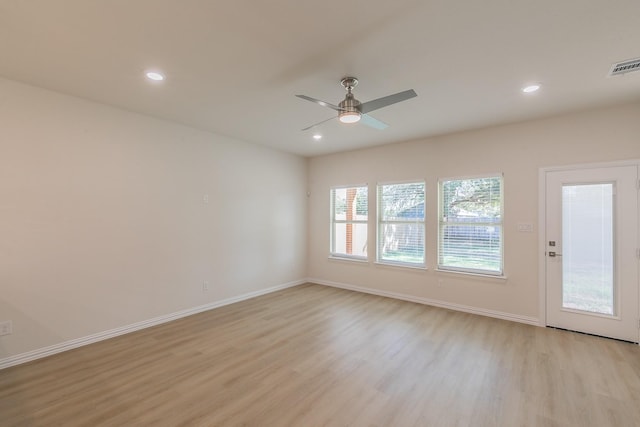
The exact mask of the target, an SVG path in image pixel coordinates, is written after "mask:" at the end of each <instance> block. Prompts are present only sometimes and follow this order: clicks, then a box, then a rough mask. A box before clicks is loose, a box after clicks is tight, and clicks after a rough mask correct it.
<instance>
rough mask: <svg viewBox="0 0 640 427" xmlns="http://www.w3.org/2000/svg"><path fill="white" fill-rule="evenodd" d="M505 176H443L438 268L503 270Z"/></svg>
mask: <svg viewBox="0 0 640 427" xmlns="http://www.w3.org/2000/svg"><path fill="white" fill-rule="evenodd" d="M502 186H503V185H502V176H491V177H483V178H465V179H448V180H441V181H440V185H439V193H440V209H439V233H438V234H439V235H438V242H439V243H438V268H439V269H444V270H458V271H466V272H472V273H481V274H492V275H501V274H502V273H503V249H502V248H503V227H502V212H503V202H502V200H503V196H502Z"/></svg>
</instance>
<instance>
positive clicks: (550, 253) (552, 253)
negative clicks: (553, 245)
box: [549, 251, 562, 258]
mask: <svg viewBox="0 0 640 427" xmlns="http://www.w3.org/2000/svg"><path fill="white" fill-rule="evenodd" d="M549 256H550V257H551V258H555V257H557V256H562V254H557V253H555V252H553V251H549Z"/></svg>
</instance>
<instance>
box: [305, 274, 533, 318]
mask: <svg viewBox="0 0 640 427" xmlns="http://www.w3.org/2000/svg"><path fill="white" fill-rule="evenodd" d="M307 282H309V283H316V284H318V285H324V286H331V287H334V288H341V289H347V290H350V291H356V292H364V293H367V294H373V295H378V296H383V297H387V298H395V299H400V300H404V301H411V302H416V303H419V304H425V305H431V306H434V307H441V308H448V309H450V310H455V311H462V312H464V313H470V314H477V315H480V316H487V317H493V318H496V319H502V320H510V321H512V322H518V323H526V324H528V325H533V326H544V325H542V324H541V323H540V320H539V319H538V318H537V317H529V316H521V315H519V314H513V313H505V312H502V311H495V310H487V309H484V308H478V307H471V306H468V305H462V304H454V303H450V302H446V301H439V300H434V299H430V298H423V297H417V296H414V295H407V294H401V293H397V292H389V291H382V290H379V289H371V288H365V287H362V286H356V285H349V284H346V283H338V282H331V281H328V280H322V279H314V278H308V279H307Z"/></svg>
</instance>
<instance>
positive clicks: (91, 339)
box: [0, 280, 307, 370]
mask: <svg viewBox="0 0 640 427" xmlns="http://www.w3.org/2000/svg"><path fill="white" fill-rule="evenodd" d="M304 283H307V281H306V280H296V281H293V282H289V283H285V284H283V285H277V286H273V287H271V288H267V289H261V290H259V291H255V292H249V293H247V294H243V295H238V296H235V297H231V298H227V299H224V300H221V301H215V302H212V303H209V304H205V305H201V306H198V307H193V308H188V309H186V310H181V311H178V312H175V313H170V314H166V315H164V316H159V317H154V318H153V319H148V320H143V321H141V322H137V323H133V324H131V325H126V326H122V327H120V328H115V329H111V330H109V331H104V332H98V333H97V334H93V335H89V336H86V337H82V338H77V339H73V340H70V341H65V342H61V343H59V344H54V345H52V346H49V347H44V348H39V349H37V350H32V351H29V352H27V353H22V354H18V355H15V356H11V357H6V358H4V359H0V370H2V369H5V368H9V367H11V366H15V365H20V364H22V363H27V362H31V361H32V360H36V359H41V358H43V357H47V356H51V355H54V354H57V353H62V352H64V351H67V350H71V349H74V348H77V347H82V346H85V345H89V344H93V343H96V342H98V341H103V340H106V339H109V338H114V337H117V336H119V335H124V334H128V333H130V332H135V331H139V330H141V329H145V328H150V327H151V326H156V325H160V324H162V323H167V322H171V321H172V320H177V319H180V318H183V317H187V316H191V315H193V314H198V313H202V312H203V311H208V310H213V309H214V308H218V307H222V306H225V305H229V304H233V303H236V302H240V301H244V300H248V299H251V298H255V297H259V296H261V295H266V294H270V293H272V292H276V291H280V290H282V289H287V288H291V287H294V286H298V285H302V284H304Z"/></svg>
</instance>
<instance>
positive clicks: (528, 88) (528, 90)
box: [522, 83, 542, 93]
mask: <svg viewBox="0 0 640 427" xmlns="http://www.w3.org/2000/svg"><path fill="white" fill-rule="evenodd" d="M541 87H542V86H541V85H540V84H538V83H536V84H532V85H528V86H525V87H523V88H522V91H523V92H524V93H533V92H536V91H538V90H540V88H541Z"/></svg>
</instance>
